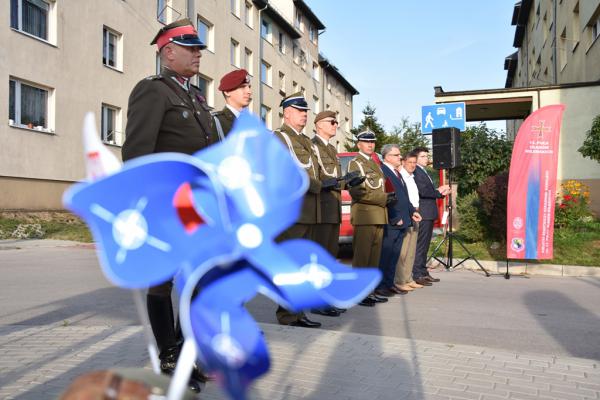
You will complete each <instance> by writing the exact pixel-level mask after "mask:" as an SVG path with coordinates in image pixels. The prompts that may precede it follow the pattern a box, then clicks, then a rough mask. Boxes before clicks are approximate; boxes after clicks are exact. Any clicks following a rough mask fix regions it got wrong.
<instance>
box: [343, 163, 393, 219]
mask: <svg viewBox="0 0 600 400" xmlns="http://www.w3.org/2000/svg"><path fill="white" fill-rule="evenodd" d="M352 171H360V173H361V175H365V176H366V177H367V179H366V180H365V181H364V182H363V183H362V184H361V185H359V186H355V187H353V188H351V189H350V196H352V209H351V213H350V223H351V224H352V225H385V224H387V222H388V221H387V209H386V207H385V205H386V202H387V194H386V193H385V176H384V175H383V171H381V168H380V167H379V165H377V163H375V161H373V160H372V159H368V160H367V159H366V158H365V157H363V156H362V155H361V154H358V155H357V156H356V157H354V158H353V159H352V160H350V163H349V164H348V172H352Z"/></svg>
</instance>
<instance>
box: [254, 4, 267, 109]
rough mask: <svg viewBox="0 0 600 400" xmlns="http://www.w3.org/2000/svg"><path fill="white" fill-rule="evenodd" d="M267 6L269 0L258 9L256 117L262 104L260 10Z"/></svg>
mask: <svg viewBox="0 0 600 400" xmlns="http://www.w3.org/2000/svg"><path fill="white" fill-rule="evenodd" d="M268 6H269V1H268V0H267V1H265V6H264V7H263V8H261V9H259V10H258V29H257V31H258V57H257V58H258V60H256V61H257V63H256V64H257V67H258V68H257V69H256V72H255V74H254V75H255V76H256V77H257V78H258V82H257V83H258V85H257V86H258V113H257V114H258V117H259V118H260V113H261V107H262V104H263V84H262V82H261V80H260V74H261V67H262V64H261V63H262V57H263V39H262V35H261V32H262V12H263V11H264V10H266V9H267V7H268Z"/></svg>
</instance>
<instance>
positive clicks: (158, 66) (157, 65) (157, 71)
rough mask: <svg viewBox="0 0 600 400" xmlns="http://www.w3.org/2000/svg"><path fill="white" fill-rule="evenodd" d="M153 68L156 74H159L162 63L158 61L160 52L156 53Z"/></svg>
mask: <svg viewBox="0 0 600 400" xmlns="http://www.w3.org/2000/svg"><path fill="white" fill-rule="evenodd" d="M155 68H156V75H158V74H160V71H161V69H162V63H161V62H160V53H156V62H155Z"/></svg>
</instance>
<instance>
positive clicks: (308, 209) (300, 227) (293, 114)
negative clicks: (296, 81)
mask: <svg viewBox="0 0 600 400" xmlns="http://www.w3.org/2000/svg"><path fill="white" fill-rule="evenodd" d="M281 107H282V108H283V122H284V123H283V125H282V126H281V128H279V129H276V130H275V131H274V133H275V135H276V136H277V137H278V138H279V139H280V140H281V141H282V142H283V144H284V145H285V146H286V147H287V148H288V149H289V151H290V154H291V155H292V157H293V158H294V159H295V160H296V161H297V162H298V165H300V166H301V167H302V168H304V170H305V171H306V173H307V174H308V178H309V181H310V184H309V187H308V191H307V192H306V195H305V196H304V202H303V203H302V211H301V213H300V217H299V218H298V220H297V221H296V223H295V224H294V225H292V226H291V227H289V228H288V229H286V230H285V231H284V232H283V233H281V235H279V237H278V238H277V241H279V242H281V241H284V240H289V239H309V240H313V239H314V237H315V236H314V230H315V225H316V224H317V223H319V221H320V218H321V210H320V208H321V204H320V202H319V193H320V192H321V190H322V189H323V187H324V186H325V189H327V185H323V184H322V183H321V180H320V179H319V161H318V160H317V157H316V155H315V152H314V149H313V145H312V142H311V141H310V139H309V138H308V136H306V135H305V134H304V133H302V130H303V129H304V127H305V126H306V120H307V114H308V109H309V108H308V104H307V103H306V100H305V99H304V96H302V93H300V92H298V93H294V94H292V95H290V96H288V97H286V98H284V99H283V100H282V101H281ZM328 184H329V185H330V187H334V186H335V185H336V184H337V180H335V179H333V180H331V181H330V182H329V183H328ZM275 315H276V316H277V321H278V322H279V323H280V324H281V325H292V326H302V327H305V328H318V327H320V326H321V323H320V322H315V321H311V320H310V319H308V318H307V317H306V315H305V314H304V313H303V312H300V313H292V312H290V311H288V310H286V309H285V308H283V307H281V306H280V307H279V308H278V309H277V312H276V314H275Z"/></svg>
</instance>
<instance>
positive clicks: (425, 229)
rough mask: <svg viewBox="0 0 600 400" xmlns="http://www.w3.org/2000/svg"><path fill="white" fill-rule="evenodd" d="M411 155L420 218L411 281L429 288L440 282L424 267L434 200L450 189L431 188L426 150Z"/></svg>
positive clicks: (436, 213)
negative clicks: (414, 164)
mask: <svg viewBox="0 0 600 400" xmlns="http://www.w3.org/2000/svg"><path fill="white" fill-rule="evenodd" d="M412 154H413V155H416V156H417V168H416V169H415V172H414V176H415V183H416V184H417V188H418V189H419V213H420V214H421V218H422V221H421V222H419V233H418V236H417V251H416V254H415V262H414V264H413V279H414V280H415V282H417V283H418V284H419V285H424V286H431V285H432V283H433V282H439V281H440V280H439V278H434V277H432V276H431V274H429V271H428V270H427V265H426V262H427V253H428V251H429V245H430V244H431V235H432V234H433V222H434V221H435V220H436V219H437V218H438V209H437V203H436V200H437V199H440V198H442V197H444V196H445V195H447V194H448V193H449V192H450V187H449V186H448V185H443V186H440V187H438V188H437V189H436V188H435V187H434V186H433V181H432V180H431V177H430V176H429V174H428V173H427V171H426V170H425V167H426V166H427V165H428V164H429V149H428V148H426V147H417V148H416V149H414V150H413V151H412Z"/></svg>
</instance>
